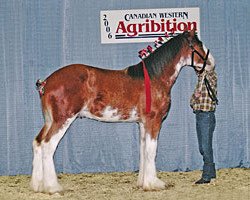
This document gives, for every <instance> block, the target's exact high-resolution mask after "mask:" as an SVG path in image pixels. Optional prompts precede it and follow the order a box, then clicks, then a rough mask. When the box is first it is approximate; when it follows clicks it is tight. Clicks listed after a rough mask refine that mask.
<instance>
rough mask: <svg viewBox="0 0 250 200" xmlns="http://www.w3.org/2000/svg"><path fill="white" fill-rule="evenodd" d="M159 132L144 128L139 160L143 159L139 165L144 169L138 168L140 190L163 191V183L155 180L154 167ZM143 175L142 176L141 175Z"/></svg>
mask: <svg viewBox="0 0 250 200" xmlns="http://www.w3.org/2000/svg"><path fill="white" fill-rule="evenodd" d="M159 131H160V125H159V128H157V127H155V124H154V125H153V127H150V128H145V144H144V145H145V147H144V153H143V152H142V154H144V155H141V158H143V162H142V161H141V165H143V166H144V167H142V168H140V171H141V172H140V173H139V180H138V182H141V180H142V179H143V181H142V182H143V184H142V188H143V189H144V190H162V189H165V185H166V184H165V183H164V182H163V181H161V180H160V179H159V178H157V174H156V166H155V158H156V151H157V139H158V133H159ZM141 148H142V147H141ZM142 174H143V175H142Z"/></svg>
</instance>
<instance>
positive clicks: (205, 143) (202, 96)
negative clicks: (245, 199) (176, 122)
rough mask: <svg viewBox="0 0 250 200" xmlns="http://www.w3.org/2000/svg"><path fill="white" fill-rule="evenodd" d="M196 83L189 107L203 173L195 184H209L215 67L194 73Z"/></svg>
mask: <svg viewBox="0 0 250 200" xmlns="http://www.w3.org/2000/svg"><path fill="white" fill-rule="evenodd" d="M196 73H197V76H198V82H197V84H196V87H195V90H194V93H193V95H192V97H191V99H190V106H191V108H192V109H193V112H194V113H195V117H196V131H197V137H198V144H199V151H200V153H201V155H202V156H203V161H204V164H203V172H202V177H201V179H200V180H198V181H196V182H195V184H205V183H210V181H211V179H212V178H216V170H215V164H214V158H213V148H212V140H213V132H214V129H215V124H216V120H215V108H216V104H217V101H218V100H217V97H216V96H217V74H216V72H215V66H211V65H210V66H206V68H205V70H204V71H203V72H202V73H199V71H197V72H196Z"/></svg>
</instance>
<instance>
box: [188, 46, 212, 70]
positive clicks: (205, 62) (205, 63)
mask: <svg viewBox="0 0 250 200" xmlns="http://www.w3.org/2000/svg"><path fill="white" fill-rule="evenodd" d="M189 47H190V48H191V49H192V61H191V67H193V68H194V70H195V71H196V72H197V73H198V74H202V73H203V72H204V70H205V67H206V65H207V59H208V55H209V49H208V50H207V54H206V56H205V58H203V56H202V55H201V54H200V53H199V51H197V50H196V49H195V48H194V46H193V44H192V43H191V42H189ZM195 53H196V54H197V55H198V56H199V57H200V58H201V59H202V60H203V62H204V63H203V66H202V68H201V70H198V69H197V67H196V66H195V65H194V54H195Z"/></svg>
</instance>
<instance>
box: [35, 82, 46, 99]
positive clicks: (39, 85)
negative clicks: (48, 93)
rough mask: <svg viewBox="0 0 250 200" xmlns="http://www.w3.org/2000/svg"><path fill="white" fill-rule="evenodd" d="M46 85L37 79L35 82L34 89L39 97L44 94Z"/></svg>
mask: <svg viewBox="0 0 250 200" xmlns="http://www.w3.org/2000/svg"><path fill="white" fill-rule="evenodd" d="M45 85H46V80H41V79H38V80H37V81H36V89H37V90H38V92H39V94H40V96H42V95H43V94H44V86H45Z"/></svg>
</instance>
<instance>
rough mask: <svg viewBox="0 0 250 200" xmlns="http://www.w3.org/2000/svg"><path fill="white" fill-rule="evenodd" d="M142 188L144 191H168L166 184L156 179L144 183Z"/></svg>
mask: <svg viewBox="0 0 250 200" xmlns="http://www.w3.org/2000/svg"><path fill="white" fill-rule="evenodd" d="M142 188H143V190H144V191H152V190H164V189H166V183H165V182H163V181H161V180H160V179H158V178H155V179H154V180H153V181H152V182H149V183H144V184H143V187H142Z"/></svg>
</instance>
